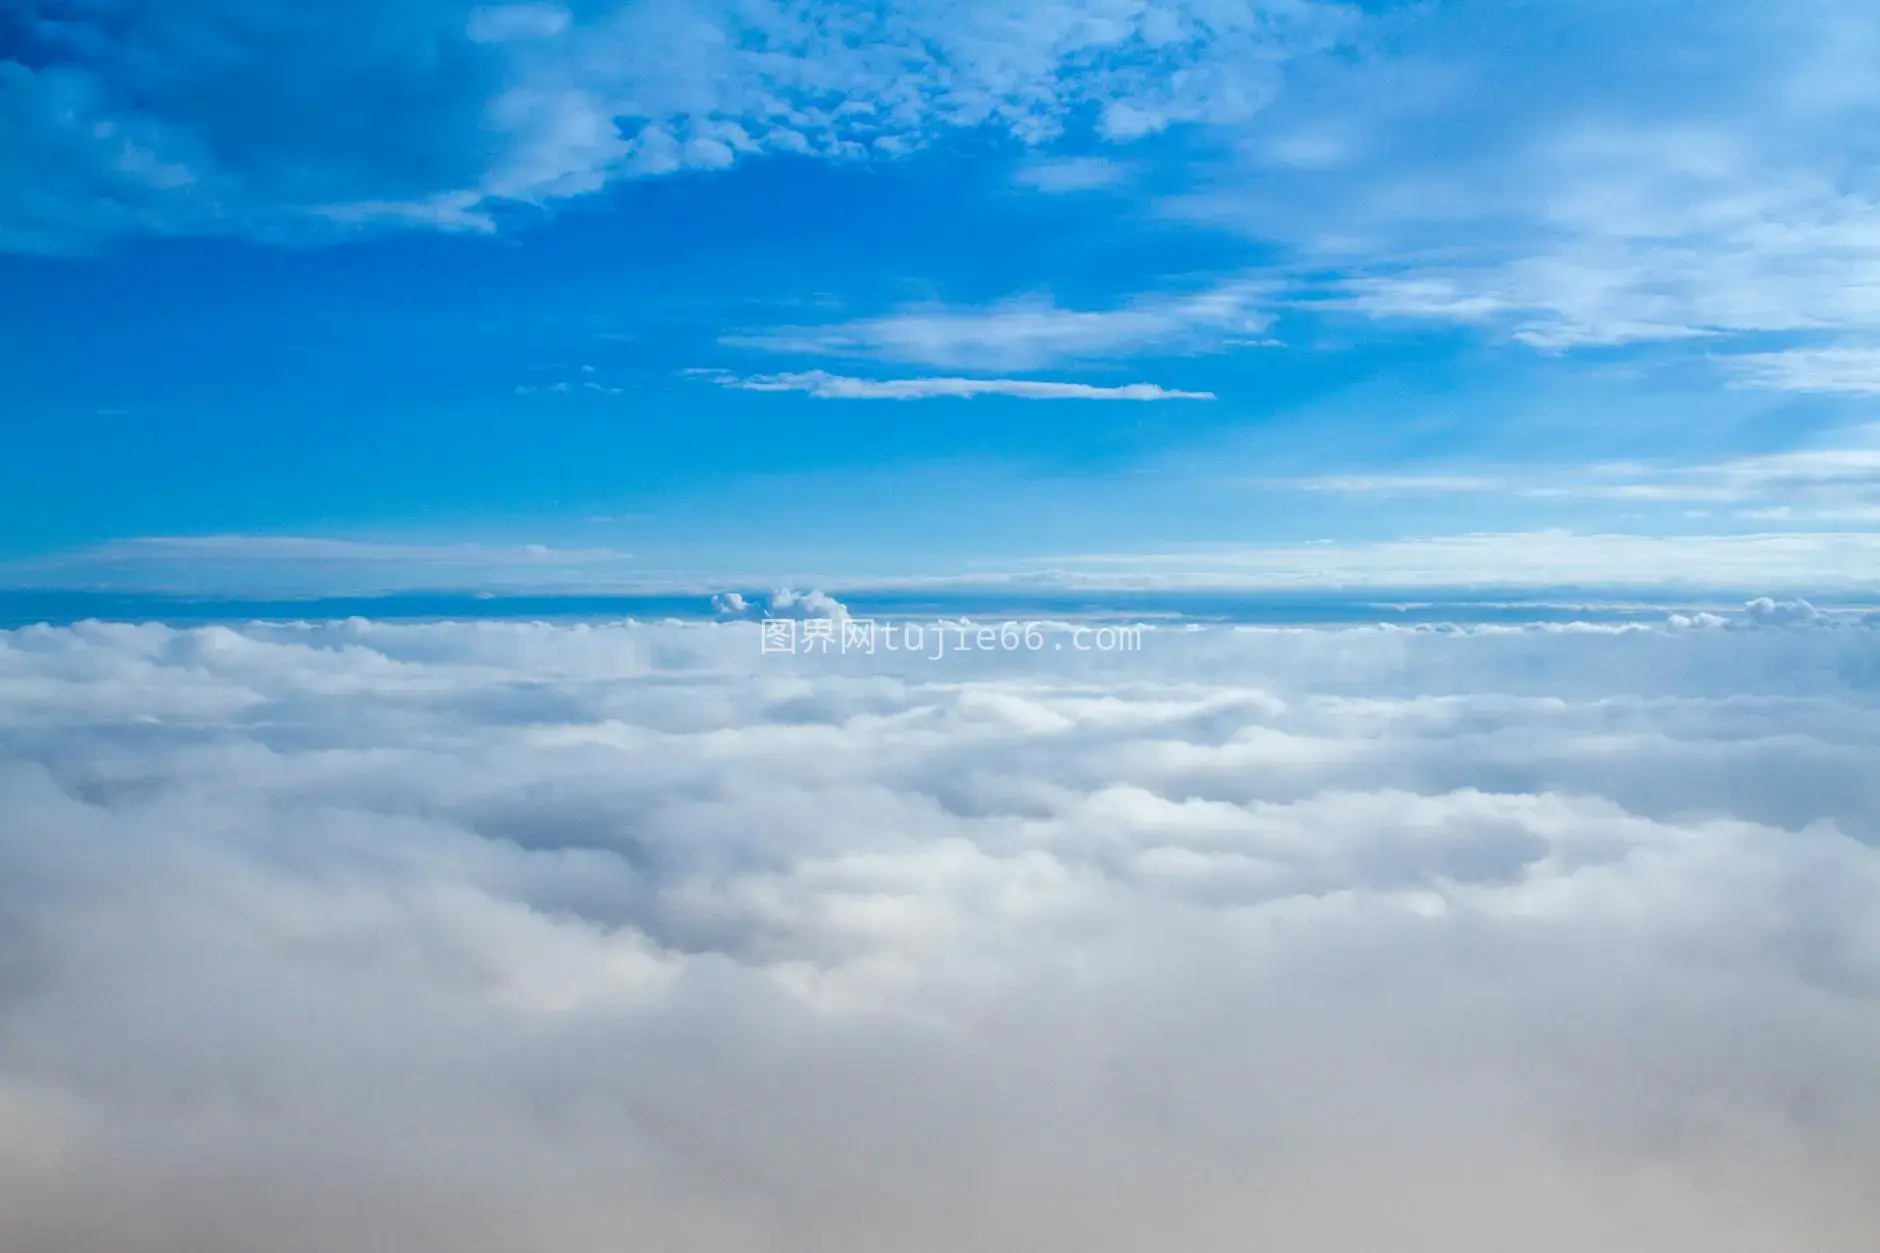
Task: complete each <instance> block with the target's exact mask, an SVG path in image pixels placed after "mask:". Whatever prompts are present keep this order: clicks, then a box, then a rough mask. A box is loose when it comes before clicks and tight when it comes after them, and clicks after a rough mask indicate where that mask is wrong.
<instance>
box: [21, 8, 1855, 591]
mask: <svg viewBox="0 0 1880 1253" xmlns="http://www.w3.org/2000/svg"><path fill="white" fill-rule="evenodd" d="M0 119H4V124H3V125H0V438H4V440H5V455H4V456H0V585H8V586H13V587H28V586H112V587H124V586H147V587H177V588H182V589H195V590H204V589H209V590H220V591H229V590H235V591H240V590H244V589H247V590H261V591H267V592H272V591H275V590H279V589H280V588H281V587H282V586H286V587H289V588H295V587H297V588H299V589H300V590H306V591H334V590H346V589H348V588H367V587H374V588H377V587H384V586H388V585H389V586H413V587H419V586H522V585H528V586H542V585H551V584H552V585H562V584H565V585H569V586H583V587H607V586H613V585H620V586H628V585H632V586H658V585H676V584H677V583H679V582H683V581H685V580H703V581H705V582H708V583H709V582H711V581H712V580H714V579H716V580H719V581H729V582H730V583H737V584H738V585H743V584H744V583H745V582H746V581H749V580H757V581H759V583H760V584H761V582H762V581H764V580H772V581H776V580H782V579H785V578H795V577H797V576H799V575H801V576H804V577H809V576H812V575H813V576H816V577H826V578H829V579H832V580H838V581H839V580H842V579H848V580H851V581H855V580H864V581H865V580H869V579H874V580H884V579H887V580H892V579H914V580H918V579H923V578H925V579H956V580H957V579H972V578H983V579H989V580H996V579H999V578H1011V577H1032V576H1038V575H1041V574H1043V575H1053V576H1061V577H1064V578H1069V579H1073V580H1083V581H1085V582H1104V581H1108V582H1112V583H1116V584H1119V585H1142V586H1168V585H1173V584H1180V585H1195V586H1201V585H1206V586H1237V585H1245V586H1255V587H1267V586H1297V585H1300V584H1301V583H1311V582H1314V581H1318V582H1324V583H1340V584H1357V585H1366V586H1397V585H1401V586H1420V585H1439V584H1440V585H1444V586H1450V585H1461V586H1468V585H1477V584H1483V585H1496V584H1513V585H1531V584H1557V585H1584V584H1610V585H1615V586H1628V585H1638V584H1656V583H1663V582H1682V583H1685V584H1690V585H1693V586H1699V585H1701V586H1707V587H1744V588H1750V589H1757V590H1760V589H1763V588H1775V587H1795V588H1801V589H1810V588H1818V587H1824V588H1829V589H1835V588H1839V589H1842V590H1846V589H1850V588H1861V587H1867V588H1871V587H1872V586H1874V585H1875V584H1876V583H1880V534H1877V532H1876V523H1880V164H1877V163H1876V156H1880V126H1877V125H1876V123H1880V9H1876V7H1875V6H1874V5H1872V4H1871V3H1856V2H1853V0H1807V2H1804V3H1796V4H1792V5H1784V6H1766V5H1752V4H1747V3H1739V2H1737V0H1726V2H1721V3H1705V4H1697V3H1684V2H1666V3H1651V4H1636V3H1635V4H1626V5H1621V4H1617V3H1609V2H1606V0H1591V2H1581V3H1570V4H1557V5H1542V4H1520V3H1516V4H1508V3H1502V4H1486V3H1440V4H1439V3H1403V4H1398V3H1382V4H1376V3H1373V4H1331V3H1315V2H1311V0H1279V2H1273V3H1245V2H1241V3H1230V2H1227V0H1218V2H1216V0H1182V2H1174V0H1080V2H1070V0H1067V2H1065V3H1058V4H1034V5H1014V4H999V3H991V2H990V0H955V2H952V3H928V4H905V5H888V6H876V5H859V4H841V3H833V4H800V3H784V2H782V0H761V2H760V0H751V2H748V3H722V4H720V3H697V4H684V5H682V4H677V3H658V2H640V3H618V2H615V0H609V2H601V0H595V2H591V3H578V4H566V5H558V4H525V5H472V4H462V3H441V2H438V0H424V2H423V3H411V4H401V5H396V6H384V5H377V4H367V3H364V2H363V0H325V2H324V3H310V4H306V5H301V6H296V7H295V8H294V9H293V10H291V11H287V10H284V9H278V8H276V7H275V6H256V5H253V4H250V3H243V2H240V0H210V2H204V3H195V4H188V5H184V4H174V3H159V2H148V0H147V2H145V3H124V2H120V0H83V2H69V0H68V2H60V3H51V2H50V0H25V2H24V3H23V4H15V5H13V6H10V7H9V8H8V9H7V10H6V12H5V13H3V14H0ZM728 585H729V584H728Z"/></svg>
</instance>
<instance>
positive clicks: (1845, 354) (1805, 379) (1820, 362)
mask: <svg viewBox="0 0 1880 1253" xmlns="http://www.w3.org/2000/svg"><path fill="white" fill-rule="evenodd" d="M1722 363H1723V365H1724V367H1725V368H1726V369H1728V370H1729V371H1730V372H1731V373H1732V374H1734V375H1735V376H1736V378H1737V379H1738V380H1739V381H1740V382H1742V383H1744V384H1746V385H1747V386H1750V387H1769V388H1774V389H1776V390H1778V391H1787V392H1841V393H1845V394H1848V395H1854V396H1880V348H1872V347H1836V348H1791V349H1787V350H1785V351H1782V352H1751V353H1739V354H1737V355H1735V356H1731V357H1725V358H1723V359H1722Z"/></svg>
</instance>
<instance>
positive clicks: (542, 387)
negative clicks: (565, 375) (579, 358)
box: [516, 366, 624, 396]
mask: <svg viewBox="0 0 1880 1253" xmlns="http://www.w3.org/2000/svg"><path fill="white" fill-rule="evenodd" d="M582 368H583V369H589V367H586V366H584V367H582ZM623 391H624V389H623V388H619V387H614V386H612V385H611V384H608V383H598V382H596V381H594V380H593V379H573V380H570V379H562V380H559V381H557V382H554V383H518V384H516V395H518V396H538V395H554V396H573V395H578V394H580V393H583V392H586V393H593V394H597V395H601V396H618V395H621V394H622V392H623Z"/></svg>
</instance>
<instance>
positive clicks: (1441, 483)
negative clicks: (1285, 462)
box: [1257, 427, 1880, 519]
mask: <svg viewBox="0 0 1880 1253" xmlns="http://www.w3.org/2000/svg"><path fill="white" fill-rule="evenodd" d="M1257 482H1258V485H1259V486H1261V487H1267V488H1277V489H1280V490H1291V491H1305V492H1332V493H1340V494H1364V495H1434V494H1447V493H1456V492H1471V493H1495V494H1501V495H1509V496H1521V497H1528V498H1532V499H1547V500H1620V501H1635V502H1660V503H1663V502H1686V503H1693V504H1716V505H1731V506H1739V507H1742V508H1743V509H1744V510H1750V509H1754V510H1756V511H1757V512H1756V513H1754V514H1752V515H1751V516H1766V517H1786V518H1791V519H1800V518H1817V519H1825V518H1835V517H1842V518H1857V517H1861V516H1863V515H1865V514H1867V513H1869V512H1870V511H1872V510H1873V509H1874V508H1875V507H1876V506H1880V428H1874V427H1862V428H1855V429H1853V430H1850V431H1844V432H1841V442H1840V443H1838V444H1836V445H1830V446H1827V447H1815V448H1798V449H1792V450H1790V451H1787V452H1777V453H1758V454H1755V455H1752V456H1747V457H1735V458H1731V459H1729V460H1726V461H1717V462H1708V463H1698V464H1695V465H1637V464H1623V463H1619V464H1596V465H1591V466H1583V467H1577V468H1571V469H1563V468H1560V467H1547V468H1540V467H1534V466H1505V467H1498V468H1495V469H1494V470H1493V471H1492V472H1485V471H1481V470H1477V471H1475V472H1461V471H1456V472H1449V473H1439V472H1429V471H1425V472H1404V473H1388V472H1386V473H1373V474H1335V475H1314V476H1309V477H1302V478H1291V479H1264V480H1258V481H1257ZM1772 509H1779V510H1780V511H1781V512H1780V513H1772V512H1769V511H1770V510H1772Z"/></svg>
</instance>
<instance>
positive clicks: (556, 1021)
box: [0, 614, 1880, 1253]
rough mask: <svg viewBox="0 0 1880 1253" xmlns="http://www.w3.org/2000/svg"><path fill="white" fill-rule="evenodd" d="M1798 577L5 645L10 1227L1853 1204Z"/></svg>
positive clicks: (1866, 1019)
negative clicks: (1378, 620)
mask: <svg viewBox="0 0 1880 1253" xmlns="http://www.w3.org/2000/svg"><path fill="white" fill-rule="evenodd" d="M1768 617H1769V615H1767V614H1752V615H1741V616H1736V617H1732V618H1731V619H1729V621H1730V622H1731V623H1734V624H1736V626H1737V627H1738V628H1739V629H1718V628H1717V627H1714V626H1709V627H1707V626H1705V625H1703V624H1701V623H1687V624H1685V625H1683V626H1680V627H1677V628H1672V627H1669V626H1667V627H1665V628H1642V627H1628V628H1594V627H1563V628H1554V629H1540V628H1496V629H1487V628H1477V629H1433V630H1422V631H1405V630H1386V629H1358V630H1336V631H1290V630H1287V631H1275V630H1226V629H1193V630H1189V629H1175V630H1162V631H1154V632H1151V633H1149V635H1148V637H1147V638H1146V640H1145V643H1144V646H1143V648H1142V649H1141V650H1140V651H1137V652H1134V653H1130V654H1112V655H1107V656H1100V655H1096V654H1081V653H1077V652H1075V651H1073V650H1070V649H1064V650H1055V649H1052V648H1050V647H1042V648H1040V649H1038V650H1036V651H1031V652H1019V653H1008V652H1000V651H990V652H986V653H981V654H970V655H969V654H953V655H951V656H949V658H948V659H947V660H946V661H945V662H931V663H930V662H925V661H921V660H917V659H910V658H908V657H907V656H905V655H897V656H888V655H886V654H876V655H874V656H854V655H851V656H848V657H836V658H828V657H814V658H812V657H777V656H764V655H762V654H760V653H759V650H758V639H757V635H758V630H757V628H756V627H755V626H754V625H753V624H749V623H729V624H710V623H700V624H693V625H689V626H688V625H668V626H647V625H637V626H636V625H631V624H623V625H617V626H608V627H600V626H586V627H559V628H558V627H547V626H540V625H537V626H528V625H520V624H500V623H483V624H434V625H425V626H392V625H383V624H375V623H371V622H365V621H357V620H355V621H351V622H344V623H331V624H324V625H274V626H250V627H245V628H241V629H231V628H227V627H209V628H203V629H199V630H189V631H178V630H170V629H165V628H160V627H132V626H110V625H100V624H87V625H83V626H79V627H74V628H70V629H43V628H37V629H29V630H23V631H17V632H12V633H9V634H6V635H3V636H0V762H4V763H5V764H4V765H0V935H3V936H4V937H5V943H4V944H3V945H0V953H4V955H5V956H4V960H0V1243H4V1244H5V1245H6V1247H7V1248H9V1249H19V1250H22V1251H23V1253H39V1251H40V1250H47V1251H50V1250H55V1249H56V1250H59V1251H60V1253H89V1251H91V1250H100V1251H102V1250H107V1249H108V1250H111V1251H112V1253H140V1251H141V1250H157V1249H173V1248H177V1247H189V1248H192V1249H197V1250H201V1251H202V1253H223V1251H225V1250H226V1251H228V1253H236V1251H242V1253H245V1251H246V1250H249V1249H253V1248H255V1247H257V1246H260V1245H266V1246H267V1247H270V1248H277V1249H282V1250H285V1251H287V1253H300V1251H303V1250H304V1251H306V1253H314V1251H316V1250H317V1251H319V1253H326V1251H327V1250H331V1249H334V1248H347V1247H384V1246H387V1245H392V1244H396V1245H400V1246H403V1247H424V1248H452V1249H459V1250H464V1251H466V1253H497V1251H507V1250H516V1251H518V1253H519V1251H520V1250H524V1249H527V1250H531V1251H532V1253H581V1251H584V1250H589V1249H600V1248H617V1247H619V1246H620V1244H621V1243H622V1242H623V1241H625V1242H627V1243H629V1244H633V1245H635V1246H641V1245H645V1246H649V1247H651V1246H657V1247H663V1248H674V1249H701V1250H702V1249H714V1250H743V1249H752V1250H757V1249H791V1248H862V1247H867V1248H871V1249H885V1250H919V1249H930V1250H936V1251H937V1250H942V1249H957V1248H962V1247H973V1248H982V1249H994V1250H997V1249H1014V1250H1016V1249H1027V1250H1039V1249H1070V1248H1077V1249H1096V1250H1104V1249H1118V1250H1122V1249H1140V1248H1144V1247H1152V1246H1153V1247H1180V1248H1192V1249H1202V1250H1206V1249H1221V1250H1228V1249H1234V1250H1240V1249H1246V1248H1250V1247H1252V1248H1264V1247H1288V1248H1292V1247H1320V1248H1364V1247H1373V1246H1379V1245H1383V1244H1389V1245H1390V1246H1392V1247H1400V1248H1418V1249H1420V1248H1445V1249H1455V1250H1464V1251H1468V1250H1477V1249H1480V1250H1488V1249H1501V1248H1506V1247H1508V1246H1509V1245H1510V1244H1519V1245H1520V1246H1521V1247H1523V1248H1530V1249H1535V1250H1539V1251H1541V1253H1548V1251H1550V1250H1562V1251H1563V1253H1564V1251H1565V1250H1578V1249H1584V1248H1587V1247H1613V1248H1638V1247H1651V1248H1654V1249H1664V1250H1671V1251H1678V1250H1690V1251H1691V1253H1697V1251H1699V1250H1702V1251H1703V1253H1734V1251H1743V1253H1747V1251H1749V1250H1767V1249H1772V1248H1808V1249H1812V1250H1822V1251H1823V1253H1833V1251H1836V1250H1849V1251H1850V1253H1851V1251H1853V1250H1864V1249H1866V1248H1867V1247H1869V1244H1870V1241H1871V1235H1872V1231H1873V1230H1874V1228H1875V1224H1876V1222H1880V1211H1876V1202H1875V1198H1874V1196H1873V1194H1872V1190H1871V1186H1870V1184H1871V1180H1872V1178H1873V1177H1874V1173H1875V1170H1876V1167H1880V1077H1877V1076H1876V1072H1875V1070H1874V1067H1873V1064H1872V1059H1873V1057H1874V1056H1876V1055H1877V1053H1876V1046H1880V1008H1876V1007H1877V1006H1880V931H1877V930H1876V924H1875V919H1874V912H1873V910H1872V908H1871V902H1872V900H1873V899H1874V896H1875V893H1876V892H1880V856H1877V855H1876V853H1875V847H1874V838H1875V832H1876V828H1875V825H1874V819H1875V815H1876V814H1877V813H1880V792H1876V786H1875V782H1874V779H1873V772H1872V770H1871V764H1870V763H1871V761H1872V759H1873V755H1874V752H1875V751H1876V749H1877V748H1880V712H1877V708H1880V707H1877V706H1876V703H1875V701H1874V700H1873V695H1874V692H1875V691H1876V685H1877V684H1880V671H1876V669H1875V668H1874V665H1873V657H1874V647H1873V645H1874V638H1875V637H1874V634H1873V630H1872V629H1871V628H1867V627H1861V626H1857V625H1856V626H1849V625H1845V624H1838V625H1837V624H1824V623H1822V622H1819V621H1816V622H1810V623H1808V624H1805V625H1803V626H1800V627H1798V626H1793V625H1786V624H1782V623H1776V622H1772V621H1766V620H1764V619H1767V618H1768ZM1069 638H1071V637H1070V636H1069V634H1068V633H1067V631H1066V630H1063V629H1059V628H1056V627H1051V628H1047V629H1046V630H1045V632H1044V633H1043V635H1042V636H1041V639H1042V642H1043V643H1045V644H1047V645H1049V644H1052V643H1062V642H1066V641H1067V640H1068V639H1069Z"/></svg>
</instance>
